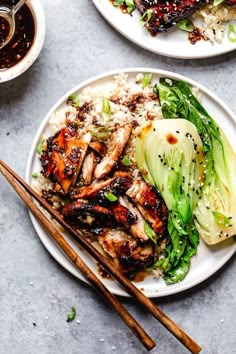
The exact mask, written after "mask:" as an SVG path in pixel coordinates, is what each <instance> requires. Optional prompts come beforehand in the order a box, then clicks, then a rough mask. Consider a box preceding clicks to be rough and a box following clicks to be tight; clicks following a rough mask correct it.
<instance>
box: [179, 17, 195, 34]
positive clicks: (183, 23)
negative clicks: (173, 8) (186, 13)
mask: <svg viewBox="0 0 236 354" xmlns="http://www.w3.org/2000/svg"><path fill="white" fill-rule="evenodd" d="M176 26H177V27H178V28H179V29H180V30H182V31H186V32H192V31H193V30H194V24H193V23H192V21H190V20H189V19H188V18H185V19H184V20H180V21H179V22H177V23H176Z"/></svg>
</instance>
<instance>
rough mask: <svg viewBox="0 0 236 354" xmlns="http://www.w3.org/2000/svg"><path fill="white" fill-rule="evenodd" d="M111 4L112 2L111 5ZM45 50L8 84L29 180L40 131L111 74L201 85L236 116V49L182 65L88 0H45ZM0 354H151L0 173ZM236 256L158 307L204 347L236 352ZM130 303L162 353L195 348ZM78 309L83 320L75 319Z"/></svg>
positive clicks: (15, 163)
mask: <svg viewBox="0 0 236 354" xmlns="http://www.w3.org/2000/svg"><path fill="white" fill-rule="evenodd" d="M104 1H105V0H104ZM43 5H44V8H45V13H46V21H47V35H46V41H45V45H44V49H43V51H42V53H41V55H40V57H39V58H38V60H37V61H36V62H35V64H34V65H33V66H32V67H31V68H30V69H29V70H28V71H27V72H26V73H25V74H24V75H22V76H21V77H19V78H17V79H15V80H13V81H11V82H8V83H5V84H1V85H0V137H1V140H0V158H1V159H4V160H5V161H6V162H7V163H8V164H10V165H11V167H12V168H13V169H15V170H16V171H18V173H19V174H21V175H24V171H25V165H26V159H27V155H28V151H29V149H30V146H31V143H32V141H33V137H34V135H35V133H36V130H37V128H38V126H39V124H40V122H41V120H42V118H43V117H44V116H45V114H46V113H47V112H48V110H49V109H50V108H51V106H52V105H53V104H54V103H55V102H56V101H57V100H58V99H59V98H60V97H61V96H62V95H63V94H64V93H65V92H66V91H67V90H69V89H70V88H71V87H73V86H75V85H76V84H77V83H79V82H81V81H82V80H84V79H88V78H90V77H92V76H94V75H96V74H99V73H102V72H104V71H107V70H112V69H116V68H122V67H129V66H130V67H131V66H138V67H142V66H146V67H154V68H160V69H166V70H172V71H175V72H178V73H181V74H184V75H186V76H190V77H191V78H193V79H195V80H197V81H198V82H200V83H201V84H204V85H205V86H206V87H208V88H209V89H211V90H212V91H213V92H215V93H216V94H217V95H218V96H219V97H221V98H222V99H224V101H225V102H226V103H227V104H228V105H229V107H230V108H231V109H232V110H233V111H234V112H236V100H235V89H236V85H235V80H236V60H235V59H236V52H233V53H231V54H227V55H223V56H220V57H217V58H213V59H209V60H207V59H204V60H175V59H168V58H165V57H161V56H158V55H156V54H152V53H150V52H148V51H145V50H143V49H140V48H139V47H138V46H136V45H134V44H132V43H130V42H129V41H128V40H126V39H125V38H123V37H122V36H121V35H119V34H118V33H117V32H116V31H115V30H114V29H113V28H111V27H110V25H109V24H107V23H106V22H105V20H104V19H103V18H102V17H101V16H100V14H99V13H98V12H97V10H96V9H95V8H94V6H93V5H92V3H91V1H87V0H80V1H77V0H53V1H46V0H44V1H43ZM0 203H1V207H0V354H39V353H40V354H64V353H66V354H75V353H80V354H93V353H94V354H95V353H99V354H110V353H119V354H123V353H130V354H141V353H145V351H144V350H143V348H142V346H141V344H140V343H139V342H138V340H137V339H136V338H135V337H134V336H133V335H132V334H131V332H130V331H129V330H128V329H127V328H126V327H125V325H124V324H123V323H122V321H121V320H120V319H119V318H118V317H117V315H116V314H115V313H114V312H113V311H112V310H111V309H110V308H109V306H108V305H107V304H106V303H104V301H103V300H102V299H101V298H100V297H99V296H98V295H97V294H96V293H95V292H94V291H93V290H92V289H91V288H90V287H88V286H87V285H84V284H83V283H82V282H80V281H78V280H77V279H75V278H74V277H73V276H71V275H70V274H69V273H68V272H67V271H65V270H64V269H63V268H62V267H61V266H60V265H58V264H57V262H55V261H54V259H53V258H52V257H51V256H50V254H49V253H48V252H47V251H46V249H45V248H44V247H43V245H42V244H41V242H40V241H39V239H38V237H37V235H36V233H35V231H34V229H33V227H32V225H31V221H30V219H29V216H28V212H27V210H26V208H25V206H24V205H23V204H22V202H21V201H20V200H19V199H18V197H17V196H16V194H15V193H14V192H13V190H12V189H11V188H10V187H9V185H8V184H7V183H6V182H5V180H4V179H3V178H2V177H1V176H0ZM235 269H236V259H235V257H232V259H231V260H230V261H229V262H228V263H227V264H226V265H225V266H224V267H223V268H222V269H221V270H220V271H219V272H217V274H215V275H214V276H213V277H211V278H210V279H209V280H207V281H205V282H204V283H203V284H201V285H199V286H196V287H195V288H194V289H192V290H189V291H186V292H184V293H182V294H178V295H176V296H171V297H166V298H162V299H159V300H158V299H157V300H155V302H156V303H157V304H158V305H160V307H161V308H162V309H163V310H164V311H165V312H166V313H167V314H168V315H169V316H170V317H171V318H173V319H174V320H175V321H176V322H177V323H178V324H180V325H181V326H182V327H183V328H184V329H185V330H187V331H188V333H189V334H190V335H192V336H193V337H194V338H195V339H196V340H197V341H198V342H199V343H200V344H201V345H202V346H203V351H202V353H204V354H233V353H236V336H235V330H236V316H235V314H236V271H235ZM122 302H123V303H124V304H125V305H126V306H127V308H128V309H129V310H130V311H131V312H132V313H133V314H134V315H135V317H136V318H137V319H138V320H139V321H140V322H141V324H143V326H144V327H145V329H146V330H147V331H148V332H149V333H150V334H151V335H152V336H153V338H154V339H155V340H156V341H157V347H156V348H155V349H154V350H153V351H152V353H153V354H154V353H155V354H157V353H158V354H184V353H187V351H186V350H185V349H184V348H183V346H182V345H181V344H179V343H178V342H177V341H176V340H175V339H174V338H173V337H172V336H171V335H170V334H169V333H168V332H167V331H166V330H165V329H164V328H163V327H162V326H160V325H159V324H158V323H157V322H156V321H155V320H154V319H153V318H152V317H151V316H149V315H147V314H146V313H145V312H144V311H143V310H142V309H140V308H139V307H138V306H136V305H135V304H134V302H133V301H132V300H130V299H122ZM72 305H75V306H76V308H77V317H76V320H77V321H76V320H75V321H74V322H71V323H67V322H66V316H67V312H68V310H69V309H70V307H71V306H72Z"/></svg>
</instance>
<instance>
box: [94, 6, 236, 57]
mask: <svg viewBox="0 0 236 354" xmlns="http://www.w3.org/2000/svg"><path fill="white" fill-rule="evenodd" d="M92 1H93V3H94V5H95V6H96V8H97V9H98V11H99V12H100V13H101V14H102V16H103V17H104V18H105V19H106V20H107V21H108V22H109V23H110V24H111V25H112V26H113V27H114V28H115V29H116V30H117V31H118V32H120V33H121V34H122V35H123V36H125V37H126V38H128V39H129V40H130V41H132V42H134V43H136V44H137V45H139V46H140V47H143V48H145V49H148V50H150V51H151V52H154V53H157V54H161V55H165V56H168V57H173V58H181V59H197V58H208V57H214V56H217V55H220V54H224V53H228V52H231V51H233V50H235V49H236V43H231V42H230V41H229V40H228V38H227V34H226V32H227V31H225V34H224V38H223V42H222V43H221V44H219V43H214V44H212V43H211V42H210V41H203V40H201V41H199V42H197V43H196V44H194V45H193V44H191V43H190V42H189V40H188V38H187V34H186V32H184V31H180V30H178V29H177V28H172V29H170V31H169V32H168V33H161V34H159V35H158V36H156V37H152V36H151V35H150V33H149V32H148V31H147V30H146V29H145V28H143V27H142V26H141V25H140V23H139V19H140V15H139V12H138V11H135V12H134V13H133V15H132V17H131V16H130V15H128V14H123V13H122V12H121V11H120V10H119V9H117V8H116V7H114V6H112V4H111V2H110V1H109V0H92ZM231 22H232V23H234V24H236V21H231Z"/></svg>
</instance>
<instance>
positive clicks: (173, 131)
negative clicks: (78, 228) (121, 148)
mask: <svg viewBox="0 0 236 354" xmlns="http://www.w3.org/2000/svg"><path fill="white" fill-rule="evenodd" d="M136 160H137V163H138V167H139V169H140V170H141V171H142V172H143V176H144V177H145V179H146V181H147V182H149V183H151V184H153V185H154V186H155V187H156V188H157V189H158V190H159V191H160V192H161V195H162V197H163V199H164V200H165V202H166V205H167V207H168V209H169V218H168V231H169V234H170V237H171V241H172V244H171V245H170V246H168V248H167V250H166V257H165V258H164V259H163V262H162V264H158V266H160V267H162V268H163V270H164V278H165V280H166V282H167V283H175V282H177V281H180V280H182V279H183V278H184V276H185V275H186V273H187V271H188V269H189V266H190V257H191V256H192V255H193V254H195V253H196V249H197V245H198V232H197V230H196V228H195V226H194V224H193V217H194V215H193V211H194V209H195V208H196V206H197V204H198V201H199V197H200V194H201V189H202V186H203V183H204V177H205V176H204V167H203V166H204V162H205V157H204V153H203V146H202V142H201V139H200V137H199V134H198V132H197V129H196V127H195V126H194V125H193V124H192V123H190V122H189V121H187V120H185V119H173V120H172V121H169V120H165V119H162V120H156V121H153V122H152V123H150V124H149V125H148V126H146V127H145V128H144V129H143V130H142V132H141V134H140V135H139V136H138V138H137V139H136Z"/></svg>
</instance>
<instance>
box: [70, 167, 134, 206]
mask: <svg viewBox="0 0 236 354" xmlns="http://www.w3.org/2000/svg"><path fill="white" fill-rule="evenodd" d="M131 183H132V177H131V176H130V175H129V174H128V173H125V172H124V173H120V174H118V175H116V176H115V177H113V178H110V179H108V180H106V181H102V182H96V183H93V184H90V185H89V186H86V187H85V186H84V187H81V188H80V189H78V190H74V191H73V192H72V193H71V198H73V199H91V198H96V199H99V201H101V202H102V201H107V198H106V196H105V193H106V192H111V193H113V194H115V195H120V194H124V193H125V192H126V190H127V189H128V188H129V187H130V186H131Z"/></svg>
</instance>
